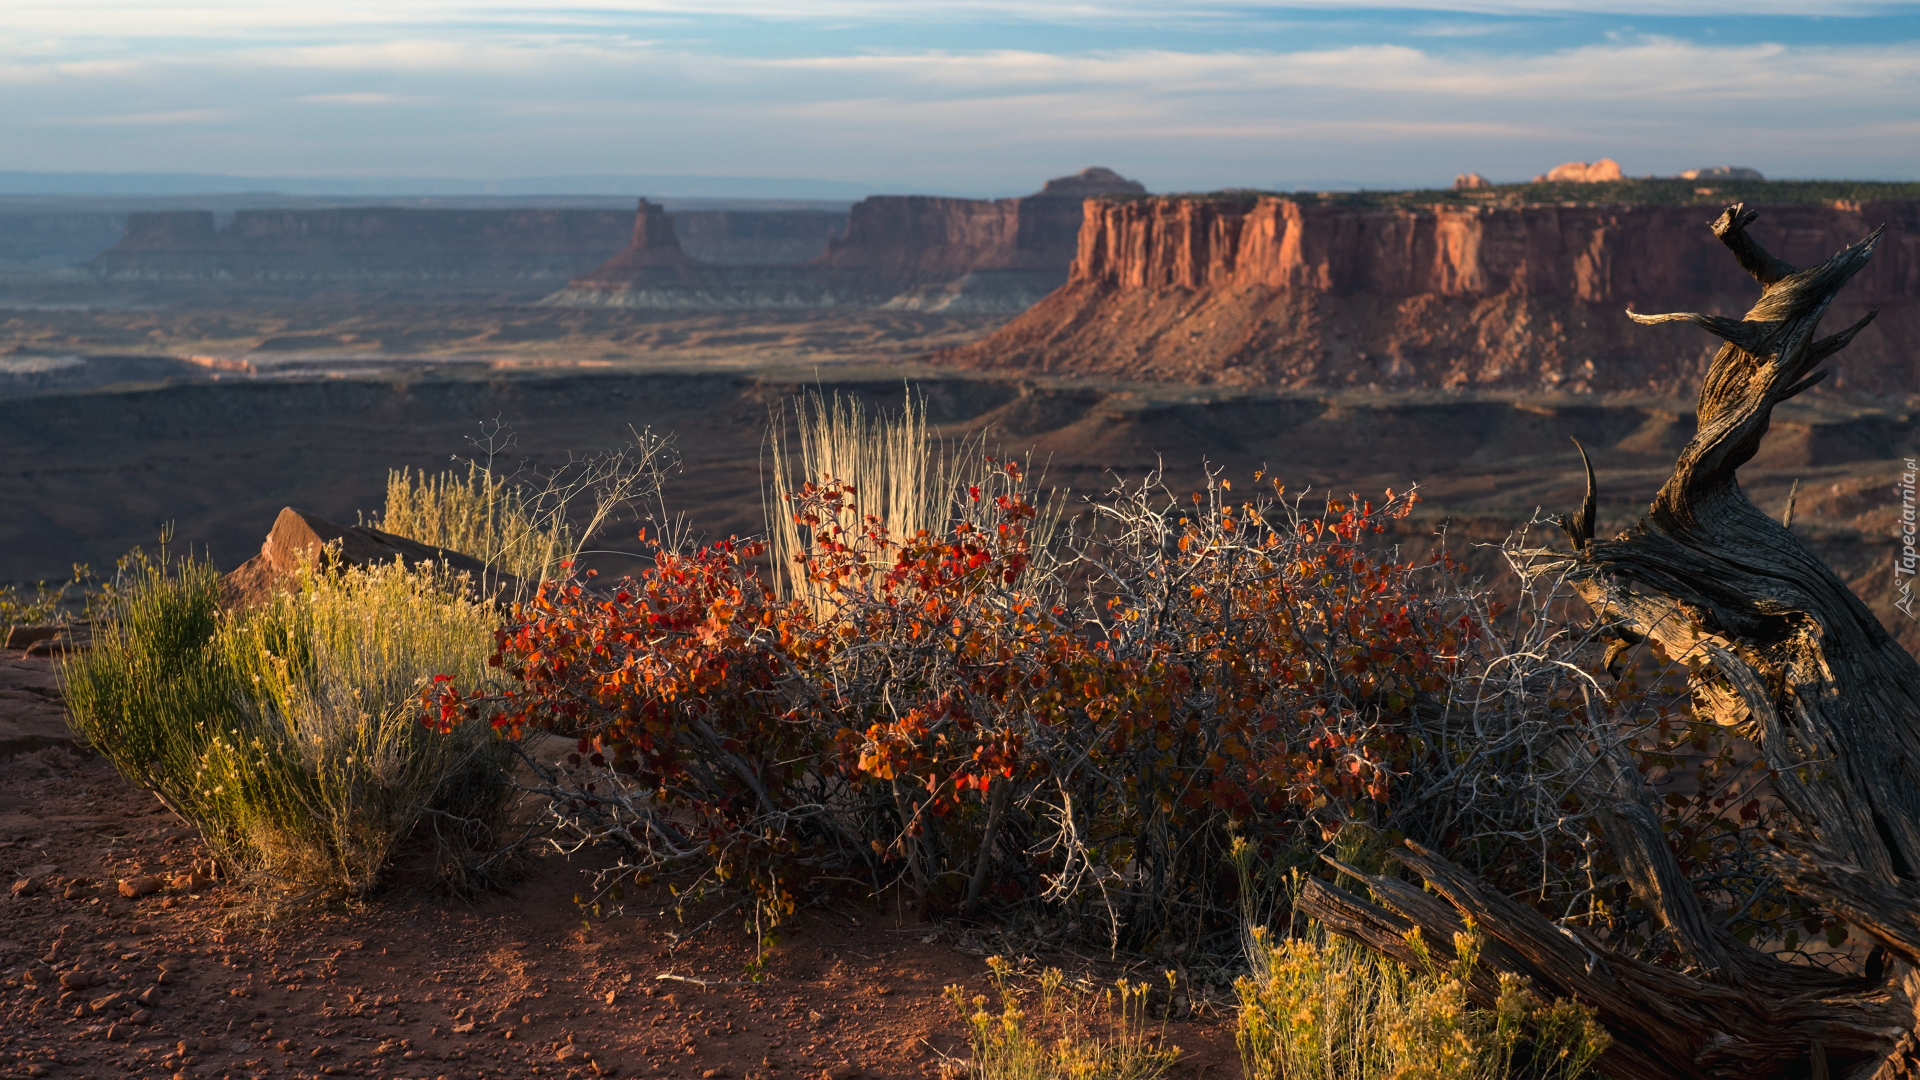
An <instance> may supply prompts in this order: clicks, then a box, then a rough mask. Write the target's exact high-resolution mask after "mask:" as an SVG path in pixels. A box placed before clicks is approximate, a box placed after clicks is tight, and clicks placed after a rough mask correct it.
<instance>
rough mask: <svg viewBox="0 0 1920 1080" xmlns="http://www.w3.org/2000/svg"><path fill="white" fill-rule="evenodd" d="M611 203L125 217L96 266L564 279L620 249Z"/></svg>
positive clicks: (198, 275) (225, 276)
mask: <svg viewBox="0 0 1920 1080" xmlns="http://www.w3.org/2000/svg"><path fill="white" fill-rule="evenodd" d="M630 221H631V219H630V218H629V217H628V216H627V215H626V214H623V213H620V212H618V211H613V210H534V209H523V210H415V209H407V208H401V207H364V208H360V207H356V208H339V209H325V210H241V211H238V212H236V213H235V214H234V215H233V220H232V221H231V222H229V223H228V224H227V225H226V227H224V228H216V227H215V224H214V217H213V214H212V213H211V212H210V211H205V210H175V211H160V212H148V213H135V214H129V215H127V231H126V235H125V236H124V237H123V238H122V239H121V241H120V243H118V244H116V245H114V246H113V247H112V248H109V249H108V250H106V251H104V252H101V253H100V254H99V255H98V256H96V257H95V258H94V259H93V261H92V263H91V264H89V265H90V268H91V269H92V270H93V271H94V272H95V273H96V274H97V275H99V276H100V277H102V278H105V279H107V280H121V281H183V280H185V281H192V280H231V281H275V282H307V281H315V282H318V281H347V282H353V281H372V282H379V281H394V282H409V281H476V280H478V281H522V280H530V279H531V280H541V279H561V280H564V279H565V278H567V277H569V276H571V275H573V274H576V273H578V272H579V271H580V270H581V268H583V267H587V266H592V265H594V264H595V263H596V262H599V261H601V260H604V259H605V258H607V257H608V256H609V255H611V254H613V253H615V252H617V251H619V250H620V247H621V243H622V240H623V239H624V238H625V236H626V234H627V229H628V225H629V223H630Z"/></svg>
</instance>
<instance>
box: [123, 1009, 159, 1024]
mask: <svg viewBox="0 0 1920 1080" xmlns="http://www.w3.org/2000/svg"><path fill="white" fill-rule="evenodd" d="M151 1019H153V1010H152V1009H135V1010H133V1015H132V1016H129V1017H127V1020H128V1021H129V1022H131V1023H135V1024H144V1023H146V1022H147V1021H149V1020H151Z"/></svg>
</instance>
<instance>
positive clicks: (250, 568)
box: [220, 506, 520, 610]
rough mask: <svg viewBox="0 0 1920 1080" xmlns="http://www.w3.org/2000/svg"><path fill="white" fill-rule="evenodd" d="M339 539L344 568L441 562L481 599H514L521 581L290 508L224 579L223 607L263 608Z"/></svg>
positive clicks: (470, 560)
mask: <svg viewBox="0 0 1920 1080" xmlns="http://www.w3.org/2000/svg"><path fill="white" fill-rule="evenodd" d="M335 542H338V545H339V546H338V548H337V557H338V559H339V560H340V565H342V566H344V567H349V568H351V567H358V566H372V565H375V564H377V563H390V562H393V561H394V560H395V559H401V560H403V561H404V562H405V563H406V564H407V565H408V566H418V565H420V564H422V563H436V564H439V565H441V566H444V567H446V568H447V569H448V570H451V571H453V572H454V573H456V574H461V573H463V574H466V575H467V576H468V581H469V586H470V588H471V589H472V590H473V595H475V596H476V597H483V598H487V599H492V598H495V597H497V596H509V597H510V596H513V595H515V593H516V592H517V591H518V586H519V584H520V583H519V581H518V580H517V579H516V578H514V577H513V576H512V575H511V574H507V573H505V572H502V571H498V570H489V569H488V568H487V564H485V563H483V562H481V561H480V560H479V559H476V558H474V557H473V556H471V555H466V554H462V553H461V552H458V551H449V550H447V549H446V548H440V547H434V546H432V545H431V544H423V543H421V542H419V541H418V540H409V539H407V538H406V537H404V536H396V535H394V534H393V533H390V532H382V531H381V530H379V529H374V528H369V527H368V526H365V525H351V526H349V525H336V524H334V523H333V522H331V521H328V520H327V519H325V518H323V517H319V516H318V515H315V514H309V513H307V512H306V511H304V510H296V509H294V508H293V507H291V506H289V507H286V508H284V509H282V510H281V511H280V516H279V517H277V518H275V519H274V522H273V531H271V532H269V533H268V534H267V539H266V542H265V543H263V544H261V545H260V554H258V555H255V556H254V557H253V558H251V559H248V560H247V561H246V562H244V563H241V564H240V565H239V566H238V567H237V568H235V569H234V571H233V572H232V573H230V574H228V575H227V576H226V577H225V578H223V579H221V582H220V603H221V606H222V607H225V608H229V609H234V610H246V609H248V608H253V607H258V606H259V605H261V604H263V603H265V602H266V601H267V600H269V599H270V598H272V596H273V594H274V593H276V592H281V591H285V590H286V589H287V587H288V583H289V582H291V581H292V580H293V579H294V574H295V571H296V570H297V569H298V568H299V567H300V566H301V565H302V564H303V563H310V562H312V561H313V560H315V559H317V558H319V557H320V552H321V551H322V549H324V548H325V547H326V546H327V545H328V544H332V543H335Z"/></svg>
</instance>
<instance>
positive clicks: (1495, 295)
mask: <svg viewBox="0 0 1920 1080" xmlns="http://www.w3.org/2000/svg"><path fill="white" fill-rule="evenodd" d="M1759 209H1760V215H1761V216H1760V220H1759V223H1758V224H1757V225H1756V226H1754V228H1753V229H1752V230H1751V231H1752V233H1753V235H1754V236H1755V237H1756V238H1757V239H1758V240H1759V241H1760V242H1761V243H1762V244H1764V245H1765V246H1766V247H1767V248H1768V249H1769V250H1771V251H1774V252H1776V253H1777V254H1778V255H1779V256H1780V257H1782V258H1784V259H1786V260H1787V261H1789V262H1791V263H1794V264H1795V265H1801V266H1805V265H1811V264H1813V263H1815V262H1817V261H1818V260H1820V259H1823V258H1825V257H1826V256H1827V255H1829V254H1831V253H1832V252H1834V251H1836V250H1838V249H1840V248H1842V247H1844V246H1846V245H1848V244H1850V243H1853V242H1855V241H1857V240H1859V239H1861V238H1863V237H1865V236H1866V235H1867V234H1869V233H1871V232H1872V231H1873V230H1874V229H1875V228H1876V227H1879V226H1881V225H1885V226H1886V233H1885V235H1884V236H1883V237H1882V238H1881V241H1880V244H1879V248H1878V249H1877V251H1876V253H1875V255H1874V257H1873V260H1872V262H1871V263H1869V264H1868V266H1867V268H1866V270H1865V271H1864V272H1863V273H1862V274H1861V275H1860V276H1859V277H1858V278H1857V279H1856V280H1855V281H1854V283H1853V285H1852V286H1851V287H1850V288H1849V289H1848V290H1847V292H1846V293H1845V294H1843V296H1842V299H1841V301H1840V302H1838V303H1836V305H1835V307H1834V309H1833V311H1832V312H1831V314H1830V316H1829V326H1830V328H1832V329H1839V328H1841V327H1843V326H1845V325H1846V324H1848V323H1850V322H1852V321H1853V320H1855V319H1857V318H1859V317H1861V316H1863V315H1864V314H1866V313H1867V312H1868V311H1870V310H1877V311H1878V313H1879V314H1878V317H1877V319H1876V320H1875V322H1874V323H1873V324H1872V325H1871V326H1869V327H1868V328H1867V329H1866V330H1865V331H1863V332H1862V333H1861V335H1860V337H1859V339H1858V340H1857V341H1856V342H1855V343H1854V344H1853V346H1852V347H1851V348H1850V349H1849V350H1848V351H1847V352H1846V353H1845V354H1844V355H1843V356H1841V357H1840V358H1839V359H1838V360H1837V361H1836V362H1835V364H1834V368H1835V370H1834V375H1833V376H1832V378H1831V379H1830V380H1829V385H1828V387H1826V388H1825V389H1826V390H1828V392H1831V393H1839V394H1843V395H1853V396H1862V397H1879V396H1885V395H1895V396H1899V397H1905V396H1907V395H1909V394H1912V393H1913V392H1914V391H1915V388H1916V387H1920V359H1917V358H1916V357H1915V355H1914V353H1913V351H1912V349H1911V342H1912V341H1914V340H1915V339H1916V337H1917V336H1920V201H1915V200H1911V199H1902V200H1888V201H1877V202H1832V203H1824V204H1815V203H1784V204H1774V205H1762V206H1760V207H1759ZM1711 217H1712V212H1708V211H1706V210H1704V209H1703V208H1702V207H1699V206H1693V205H1639V206H1636V205H1624V204H1589V205H1580V204H1556V205H1541V204H1518V205H1461V204H1436V205H1425V206H1422V205H1368V204H1364V203H1361V204H1356V203H1354V202H1343V201H1340V200H1338V199H1333V198H1324V199H1317V200H1316V199H1311V198H1289V197H1281V196H1271V195H1248V196H1240V195H1236V194H1231V193H1229V194H1222V195H1214V196H1204V197H1172V196H1166V197H1152V198H1137V199H1129V200H1112V199H1097V200H1094V201H1092V202H1090V203H1089V204H1088V208H1087V211H1086V218H1085V223H1084V225H1083V227H1082V229H1081V231H1080V235H1079V240H1078V245H1077V250H1076V253H1075V256H1074V262H1073V268H1072V271H1071V273H1070V275H1069V278H1068V281H1067V283H1066V284H1065V285H1064V286H1062V287H1061V288H1060V289H1058V290H1056V291H1055V292H1053V293H1052V294H1050V295H1049V296H1048V297H1047V298H1046V299H1045V300H1043V301H1041V302H1040V303H1038V304H1036V305H1034V306H1033V307H1032V308H1030V309H1028V310H1027V311H1025V312H1023V313H1022V314H1020V315H1019V316H1017V317H1015V318H1014V319H1013V320H1011V321H1010V322H1008V323H1007V324H1006V325H1005V326H1003V327H1001V328H1000V329H999V330H997V331H996V332H994V333H993V334H991V335H988V336H987V337H985V338H983V339H982V340H980V341H978V342H975V343H972V344H968V345H964V346H960V347H957V348H952V349H948V350H944V351H942V352H941V353H939V354H938V356H937V360H938V362H940V363H942V364H945V365H948V366H952V367H961V368H972V369H980V370H993V371H1002V372H1022V373H1027V374H1030V375H1032V374H1053V375H1074V376H1093V377H1101V378H1112V379H1129V380H1145V381H1165V382H1179V383H1196V384H1225V385H1234V386H1247V387H1267V388H1293V389H1300V388H1333V387H1350V388H1363V389H1365V388H1371V389H1375V390H1382V391H1399V390H1446V391H1463V390H1494V391H1536V392H1537V391H1552V392H1571V393H1578V394H1611V393H1641V394H1655V395H1680V394H1685V393H1687V392H1689V391H1690V390H1691V389H1692V388H1693V387H1694V386H1696V385H1697V383H1698V380H1699V378H1700V375H1701V373H1702V372H1703V371H1704V370H1705V366H1706V363H1707V361H1708V359H1709V358H1710V357H1711V356H1712V354H1713V351H1714V349H1715V348H1716V346H1717V344H1718V343H1717V341H1715V340H1714V339H1712V338H1710V337H1709V336H1708V335H1706V334H1704V333H1701V332H1700V331H1699V330H1698V329H1696V328H1693V327H1691V326H1685V325H1680V324H1672V325H1664V326H1655V327H1643V326H1638V325H1635V324H1634V323H1632V322H1631V321H1630V320H1628V319H1627V318H1626V315H1625V312H1626V311H1627V310H1629V309H1630V310H1634V311H1638V312H1643V313H1648V312H1663V311H1702V312H1708V313H1713V314H1738V313H1740V312H1742V311H1745V310H1746V308H1747V307H1748V306H1749V305H1750V304H1751V303H1752V301H1753V300H1754V299H1755V298H1756V296H1757V295H1758V291H1757V288H1756V287H1755V286H1754V284H1753V282H1752V280H1751V279H1750V278H1748V277H1747V276H1746V275H1745V274H1744V273H1743V272H1742V271H1741V270H1740V268H1739V266H1738V265H1737V264H1735V263H1734V261H1733V260H1732V259H1731V258H1729V257H1728V256H1727V254H1726V252H1725V251H1724V249H1723V248H1722V247H1721V245H1720V244H1719V243H1718V241H1716V240H1715V239H1714V237H1713V235H1712V234H1711V233H1710V232H1709V231H1708V229H1707V228H1706V222H1707V221H1708V220H1709V219H1710V218H1711Z"/></svg>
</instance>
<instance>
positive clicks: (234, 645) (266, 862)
mask: <svg viewBox="0 0 1920 1080" xmlns="http://www.w3.org/2000/svg"><path fill="white" fill-rule="evenodd" d="M449 585H450V583H449V582H447V581H446V580H444V579H443V578H442V577H441V576H440V575H438V574H437V573H436V572H434V571H432V570H431V569H412V570H410V569H407V568H404V567H401V566H398V565H394V566H379V567H371V568H366V569H355V570H342V569H339V568H329V567H324V566H320V567H309V568H307V569H306V570H305V571H303V573H302V576H301V578H300V580H299V582H298V588H297V589H296V590H294V591H291V592H288V593H285V594H283V595H281V596H279V597H277V598H275V599H274V600H273V601H272V602H270V603H269V604H267V605H266V606H264V607H262V608H260V609H258V610H256V611H252V612H249V613H245V614H237V615H236V614H224V613H222V612H221V611H220V610H219V576H218V574H217V573H216V572H215V571H214V569H213V568H212V567H211V566H210V565H208V564H207V563H205V562H202V561H198V560H195V559H192V558H186V559H180V560H172V561H170V560H169V559H167V558H166V557H165V555H164V554H163V555H162V556H161V557H160V558H158V559H153V560H144V559H143V560H140V561H138V562H137V563H136V564H135V565H134V566H133V568H132V573H131V574H129V575H127V580H126V581H125V582H124V583H123V585H122V587H121V588H120V589H119V590H118V592H117V593H116V595H115V596H114V597H113V598H112V600H111V602H110V605H109V611H108V613H107V617H106V618H105V619H103V620H102V622H101V624H100V626H99V628H98V629H97V630H96V632H95V636H94V646H93V648H92V650H90V651H87V652H82V653H78V654H75V655H74V656H73V657H72V658H71V659H69V660H68V661H66V662H65V664H64V666H63V668H62V676H63V680H64V683H65V686H66V692H67V701H68V705H69V708H70V710H71V714H72V718H73V723H74V726H75V728H76V730H78V731H79V732H80V733H81V734H82V735H83V736H85V737H86V738H87V740H88V741H89V742H90V743H91V744H92V745H93V746H94V747H95V748H97V749H98V750H99V751H100V752H101V753H102V754H104V755H105V756H106V757H107V758H108V759H109V760H110V761H112V762H113V764H114V765H115V766H116V767H117V768H118V769H119V770H120V772H121V773H122V775H124V776H126V777H127V778H128V779H129V780H131V781H133V782H134V783H136V784H138V785H139V786H141V787H144V788H147V789H149V790H151V791H153V792H154V793H155V794H156V795H158V796H159V797H160V798H161V799H162V800H163V801H164V802H165V803H166V804H167V805H168V806H169V807H171V808H172V809H173V810H174V811H175V812H176V813H178V814H179V815H180V816H181V817H183V818H185V819H186V820H188V821H190V822H192V823H193V824H194V825H195V826H197V827H198V828H199V829H200V831H201V833H202V835H203V836H204V837H205V838H206V840H207V841H208V842H209V844H210V845H212V846H213V847H214V848H215V850H216V851H218V852H219V853H220V854H221V857H222V859H223V861H224V862H225V863H226V864H227V865H228V866H229V868H231V869H233V870H237V871H242V872H246V873H249V874H255V875H261V876H262V877H263V878H264V879H276V880H279V881H282V882H285V883H287V884H289V885H293V886H297V887H300V888H304V889H319V890H324V891H327V892H334V893H341V894H351V895H358V894H362V893H365V892H366V891H367V890H369V889H371V888H372V887H373V886H374V885H375V884H376V883H377V882H378V881H379V880H380V878H381V876H382V874H383V873H384V872H385V871H386V870H387V869H388V868H389V867H390V865H391V863H392V860H393V857H394V855H395V852H396V850H397V848H398V846H399V845H400V844H401V843H402V842H403V841H405V840H406V838H407V837H408V836H410V835H411V834H412V833H413V831H414V829H415V827H416V825H418V824H419V823H420V822H421V821H422V820H424V819H427V818H446V819H449V820H450V821H452V822H454V823H457V824H459V825H460V826H461V828H458V829H450V830H442V833H441V835H443V836H448V837H453V836H458V837H460V838H461V839H460V840H459V843H463V844H464V843H471V842H473V841H474V840H476V839H478V837H477V836H476V834H475V832H474V827H475V826H476V825H477V826H479V827H480V829H481V830H482V831H484V829H485V826H486V824H487V823H488V822H489V820H490V819H491V818H493V817H495V816H497V811H498V807H499V804H500V802H501V798H502V795H503V794H504V792H505V790H506V777H505V773H504V770H503V765H504V758H503V757H502V751H501V748H500V747H499V745H498V744H497V743H496V742H495V740H494V739H493V738H492V732H491V731H490V730H489V729H488V728H487V727H486V726H485V725H470V726H467V727H465V728H463V729H461V730H460V731H457V732H454V733H451V735H448V736H435V735H434V734H432V733H430V732H428V731H426V730H424V729H423V728H422V727H421V726H420V724H419V722H418V718H417V715H416V713H415V710H414V709H413V708H412V702H413V700H414V699H415V698H416V696H417V695H418V694H419V692H420V690H421V687H422V686H423V685H425V684H427V682H428V681H429V680H430V679H432V678H433V677H434V676H435V675H446V676H447V677H459V678H462V679H469V680H477V681H480V682H484V681H485V680H486V678H487V675H488V670H489V669H488V668H487V666H486V660H487V656H488V653H489V651H490V647H491V637H492V631H493V629H494V626H495V625H496V621H497V620H496V617H495V615H494V613H493V612H492V610H491V609H490V608H488V607H486V606H485V605H482V604H479V603H476V602H473V601H470V600H468V599H466V598H465V597H464V595H463V594H462V593H461V592H460V591H459V590H458V589H454V588H450V587H449ZM449 854H452V855H453V856H454V857H453V858H452V859H451V860H450V861H449V862H448V865H447V868H448V869H449V870H452V869H455V868H457V866H458V865H459V863H460V859H459V858H458V852H450V853H449Z"/></svg>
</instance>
